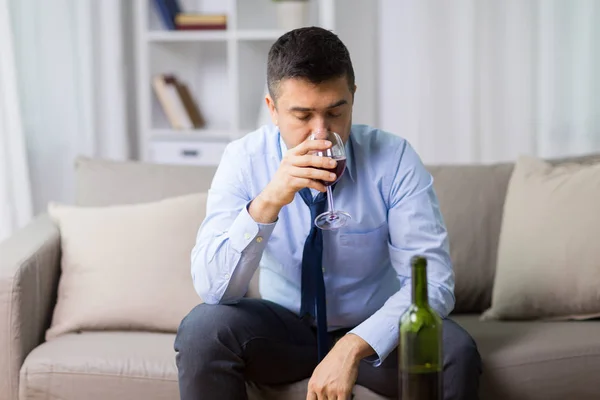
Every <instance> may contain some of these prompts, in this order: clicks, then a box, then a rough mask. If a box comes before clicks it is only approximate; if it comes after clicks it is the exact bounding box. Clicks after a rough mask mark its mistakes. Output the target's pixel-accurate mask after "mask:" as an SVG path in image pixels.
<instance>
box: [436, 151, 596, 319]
mask: <svg viewBox="0 0 600 400" xmlns="http://www.w3.org/2000/svg"><path fill="white" fill-rule="evenodd" d="M599 160H600V154H589V155H582V156H574V157H566V158H560V159H551V160H548V161H549V163H550V164H562V163H565V162H575V163H581V164H592V163H596V162H598V161H599ZM513 169H514V164H513V163H498V164H488V165H485V164H480V165H436V166H433V165H432V166H428V170H429V171H430V172H431V174H432V175H433V179H434V187H435V190H436V193H437V195H438V198H439V201H440V209H441V211H442V215H443V216H444V220H445V222H446V227H447V229H448V236H449V238H450V255H451V258H452V263H453V267H454V272H455V290H454V294H455V296H456V306H455V308H454V311H453V312H454V313H480V312H483V311H485V310H486V309H488V308H489V307H490V305H491V299H492V289H493V286H494V276H495V273H496V257H497V255H498V242H499V239H500V232H501V229H502V216H503V210H504V200H505V197H506V191H507V188H508V183H509V181H510V177H511V175H512V173H513Z"/></svg>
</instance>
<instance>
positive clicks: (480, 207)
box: [428, 164, 513, 313]
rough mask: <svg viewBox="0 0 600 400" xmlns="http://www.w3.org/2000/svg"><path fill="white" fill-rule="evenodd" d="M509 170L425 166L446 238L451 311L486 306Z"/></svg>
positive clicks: (508, 167)
mask: <svg viewBox="0 0 600 400" xmlns="http://www.w3.org/2000/svg"><path fill="white" fill-rule="evenodd" d="M512 169H513V166H512V164H496V165H444V166H428V170H429V171H430V172H431V174H432V175H433V179H434V188H435V190H436V193H437V195H438V199H439V202H440V209H441V212H442V215H443V217H444V220H445V222H446V228H447V229H448V236H449V240H450V256H451V259H452V263H453V267H454V273H455V290H454V294H455V296H456V305H455V308H454V313H469V312H481V311H483V310H485V309H486V308H487V307H488V306H489V304H490V302H491V296H492V286H493V284H494V272H495V269H496V254H497V249H498V238H499V236H500V228H501V222H502V209H503V207H504V197H505V195H506V188H507V186H508V181H509V179H510V175H511V172H512Z"/></svg>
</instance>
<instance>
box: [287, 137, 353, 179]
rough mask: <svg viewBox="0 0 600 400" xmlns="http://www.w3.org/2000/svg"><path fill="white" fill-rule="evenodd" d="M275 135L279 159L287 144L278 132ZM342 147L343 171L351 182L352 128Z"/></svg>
mask: <svg viewBox="0 0 600 400" xmlns="http://www.w3.org/2000/svg"><path fill="white" fill-rule="evenodd" d="M277 137H278V138H279V159H280V160H281V159H282V158H283V154H285V152H286V151H287V146H286V145H285V142H284V141H283V138H282V137H281V133H280V132H278V133H277ZM344 148H345V150H346V172H345V173H347V174H348V177H349V178H350V180H352V182H354V178H355V174H354V169H355V166H354V157H353V156H354V154H353V151H354V149H353V146H352V130H350V136H349V137H348V140H347V141H346V144H345V145H344Z"/></svg>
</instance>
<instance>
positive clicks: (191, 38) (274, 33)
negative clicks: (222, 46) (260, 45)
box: [146, 29, 285, 43]
mask: <svg viewBox="0 0 600 400" xmlns="http://www.w3.org/2000/svg"><path fill="white" fill-rule="evenodd" d="M284 33H285V31H282V30H277V29H256V30H254V29H245V30H240V31H228V30H222V31H160V30H156V31H150V32H148V33H147V35H146V37H147V40H148V41H149V42H154V43H169V42H211V41H219V40H227V39H237V40H272V41H275V40H277V39H278V38H279V37H280V36H281V35H283V34H284Z"/></svg>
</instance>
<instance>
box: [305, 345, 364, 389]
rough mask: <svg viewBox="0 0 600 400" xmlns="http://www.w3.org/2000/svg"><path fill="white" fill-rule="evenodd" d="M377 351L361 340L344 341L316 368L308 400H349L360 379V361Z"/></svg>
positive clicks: (309, 387) (310, 383)
mask: <svg viewBox="0 0 600 400" xmlns="http://www.w3.org/2000/svg"><path fill="white" fill-rule="evenodd" d="M374 353H375V351H374V350H373V348H372V347H371V346H369V344H368V343H367V342H365V341H364V340H363V339H362V338H361V337H359V336H357V335H354V334H347V335H345V336H344V337H342V338H341V339H340V340H339V341H338V342H337V343H336V345H335V346H333V348H332V349H331V351H330V352H329V353H328V354H327V356H326V357H325V358H324V359H323V361H321V363H320V364H319V365H317V368H315V370H314V372H313V374H312V377H311V378H310V381H309V382H308V395H307V397H306V399H307V400H348V399H350V398H351V395H352V388H354V383H355V382H356V378H357V377H358V366H359V364H360V360H362V359H363V358H365V357H367V356H369V355H371V354H374Z"/></svg>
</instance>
